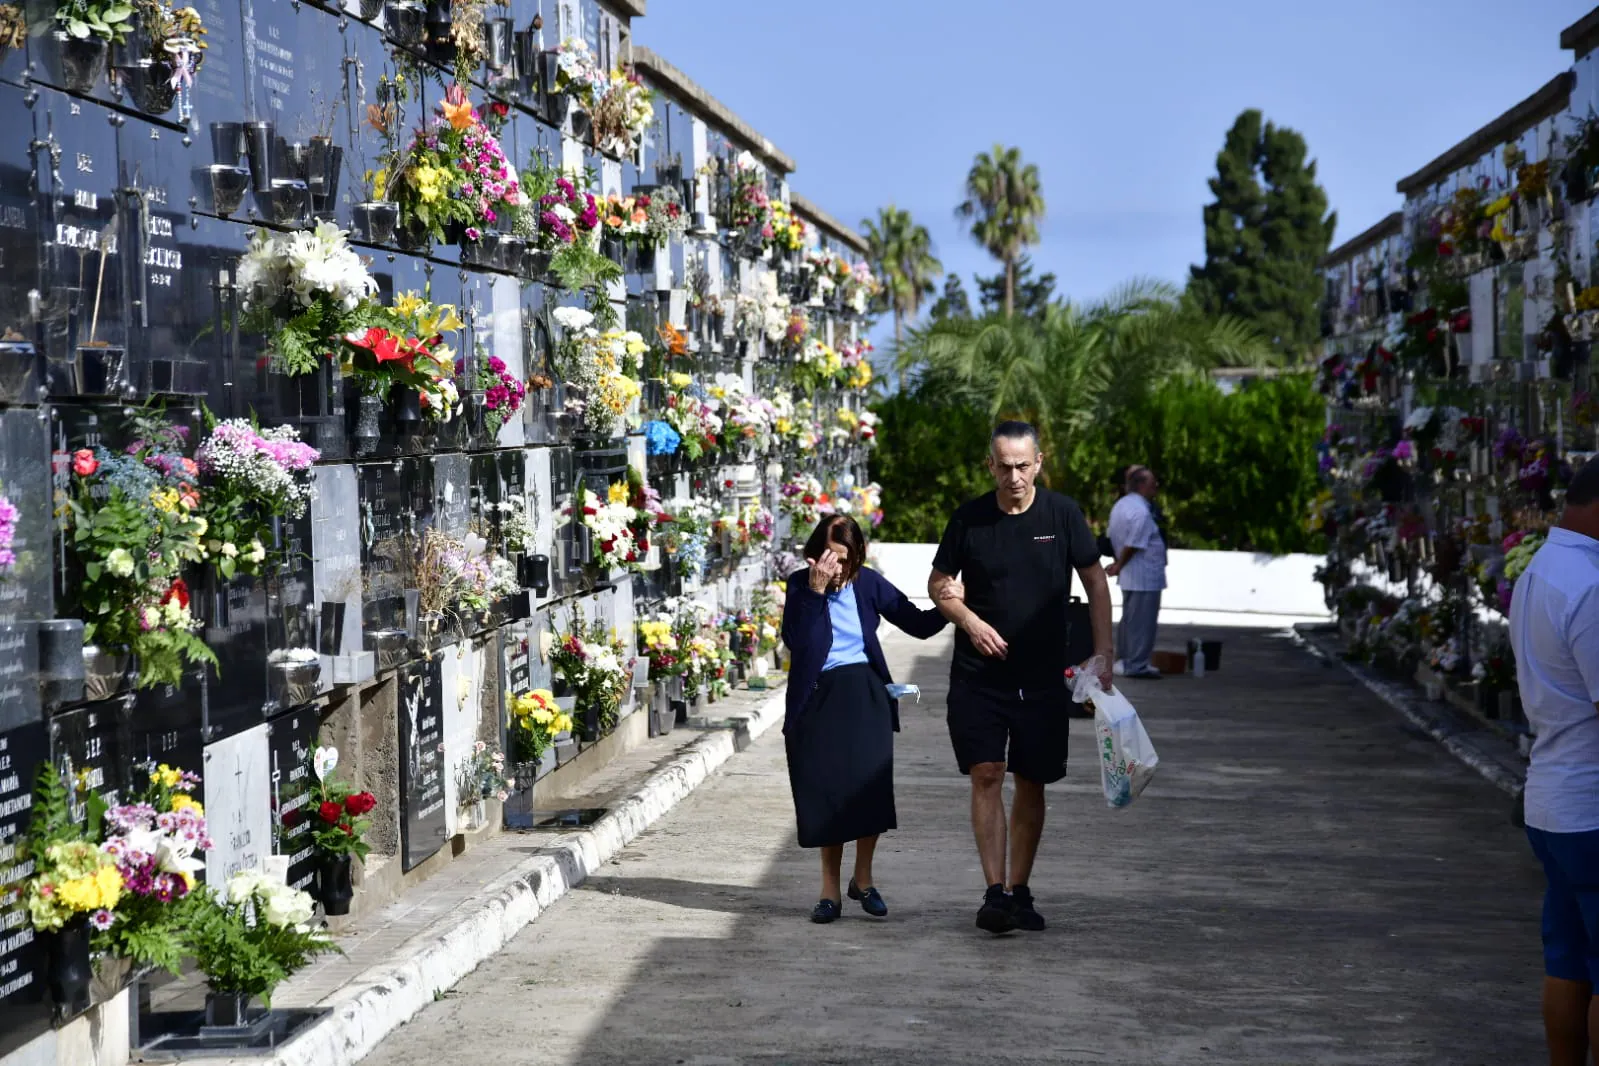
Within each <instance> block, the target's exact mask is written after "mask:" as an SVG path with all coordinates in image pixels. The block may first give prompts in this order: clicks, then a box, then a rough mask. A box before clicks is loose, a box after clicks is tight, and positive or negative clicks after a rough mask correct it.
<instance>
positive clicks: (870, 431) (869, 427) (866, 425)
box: [855, 411, 878, 447]
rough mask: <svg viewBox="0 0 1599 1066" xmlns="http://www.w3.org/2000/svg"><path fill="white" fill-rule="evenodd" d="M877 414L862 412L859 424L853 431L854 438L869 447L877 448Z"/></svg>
mask: <svg viewBox="0 0 1599 1066" xmlns="http://www.w3.org/2000/svg"><path fill="white" fill-rule="evenodd" d="M877 421H878V419H877V414H876V412H874V411H862V412H861V415H860V424H859V425H858V426H857V427H856V429H855V438H856V439H857V440H859V441H861V442H862V443H864V444H867V445H869V446H871V447H876V446H877Z"/></svg>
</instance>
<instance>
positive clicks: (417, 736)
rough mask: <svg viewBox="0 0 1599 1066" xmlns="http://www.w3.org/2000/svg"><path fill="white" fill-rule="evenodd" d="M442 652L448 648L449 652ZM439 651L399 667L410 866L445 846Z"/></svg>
mask: <svg viewBox="0 0 1599 1066" xmlns="http://www.w3.org/2000/svg"><path fill="white" fill-rule="evenodd" d="M444 654H449V653H448V652H445V653H444ZM439 659H440V656H439V655H433V656H430V657H429V658H427V659H424V660H421V661H420V662H413V663H408V664H406V665H405V667H403V668H402V669H401V670H400V673H399V697H400V713H399V728H400V813H401V818H400V858H401V868H402V869H404V870H410V869H411V868H412V867H414V866H416V865H417V864H418V863H420V862H422V861H423V860H424V859H426V858H428V857H429V856H430V855H432V854H433V853H434V852H436V851H438V850H439V849H440V848H441V847H443V846H444V841H445V839H446V831H445V819H446V812H445V802H446V796H445V766H446V765H447V764H446V761H445V750H444V717H443V711H442V706H441V704H442V702H443V701H442V693H441V688H442V685H443V680H442V676H441V666H440V661H439Z"/></svg>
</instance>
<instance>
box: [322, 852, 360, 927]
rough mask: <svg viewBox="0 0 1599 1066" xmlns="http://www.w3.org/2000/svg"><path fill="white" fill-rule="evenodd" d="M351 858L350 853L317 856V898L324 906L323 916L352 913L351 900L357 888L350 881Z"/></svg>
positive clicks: (323, 853)
mask: <svg viewBox="0 0 1599 1066" xmlns="http://www.w3.org/2000/svg"><path fill="white" fill-rule="evenodd" d="M350 858H351V857H350V854H349V853H348V852H345V853H342V854H333V853H331V852H322V853H321V854H319V855H317V858H316V898H317V901H318V902H319V903H321V904H322V913H323V914H328V915H339V914H349V913H350V900H352V899H354V898H355V886H354V885H353V884H352V883H351V881H350Z"/></svg>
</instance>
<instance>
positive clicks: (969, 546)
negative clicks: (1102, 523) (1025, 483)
mask: <svg viewBox="0 0 1599 1066" xmlns="http://www.w3.org/2000/svg"><path fill="white" fill-rule="evenodd" d="M1098 562H1099V546H1098V544H1097V543H1096V542H1095V540H1094V534H1093V532H1092V531H1091V530H1090V529H1089V528H1088V521H1087V519H1085V518H1084V517H1083V511H1082V508H1080V507H1078V506H1077V501H1075V500H1073V499H1072V498H1071V497H1069V496H1062V495H1061V494H1060V493H1058V492H1051V491H1049V490H1048V489H1043V488H1041V489H1038V490H1037V494H1036V495H1035V496H1034V498H1033V505H1032V506H1031V507H1029V508H1028V509H1027V510H1025V511H1023V512H1022V513H1021V514H1015V515H1011V514H1005V513H1004V512H1003V511H1001V510H1000V509H999V503H998V502H997V501H996V499H995V497H994V494H993V493H992V492H990V493H989V494H988V495H986V496H980V497H978V498H977V499H975V500H972V501H971V502H969V503H966V504H963V505H961V507H960V509H959V510H957V511H956V512H955V517H954V518H951V519H950V521H949V525H948V526H947V527H946V528H945V530H944V539H943V540H942V541H940V542H939V545H938V554H936V555H934V556H933V569H935V570H937V571H938V572H939V573H941V574H948V575H950V576H951V577H957V576H958V577H959V578H960V579H961V582H962V583H963V584H964V585H965V586H966V606H967V607H969V608H971V609H972V610H973V611H975V612H976V613H977V617H979V618H981V619H982V620H983V621H985V622H987V623H988V624H989V625H991V626H993V627H994V629H995V630H996V631H998V633H999V635H1000V636H1001V637H1003V638H1005V643H1006V645H1007V646H1008V648H1009V650H1008V652H1007V654H1006V657H1005V658H1003V659H991V658H988V657H987V656H984V655H982V654H980V653H979V652H978V651H977V649H976V648H975V647H973V646H972V642H971V639H970V638H969V637H967V636H966V633H965V631H964V630H962V631H958V632H957V633H956V634H955V659H954V662H953V663H952V664H951V667H950V676H951V677H952V678H954V679H956V680H961V681H967V682H970V683H972V684H977V685H982V686H984V687H985V688H994V689H999V690H1002V691H1009V690H1012V689H1018V688H1020V689H1039V688H1049V687H1059V686H1060V685H1061V684H1062V680H1061V674H1062V672H1063V671H1064V670H1065V669H1066V667H1067V666H1069V665H1070V664H1069V663H1068V662H1067V659H1066V628H1067V625H1066V603H1067V600H1068V599H1069V598H1070V596H1071V589H1072V571H1073V570H1076V569H1079V568H1081V567H1085V566H1090V565H1095V564H1097V563H1098Z"/></svg>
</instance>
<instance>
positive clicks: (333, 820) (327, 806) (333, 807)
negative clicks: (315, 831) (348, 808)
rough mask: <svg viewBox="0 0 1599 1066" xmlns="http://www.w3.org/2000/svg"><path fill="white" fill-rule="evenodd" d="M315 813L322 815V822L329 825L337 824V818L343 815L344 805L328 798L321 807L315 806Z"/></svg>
mask: <svg viewBox="0 0 1599 1066" xmlns="http://www.w3.org/2000/svg"><path fill="white" fill-rule="evenodd" d="M317 813H318V814H320V815H321V816H322V820H323V821H324V822H326V823H328V824H329V825H336V824H338V821H339V819H340V818H341V817H343V816H344V806H343V805H342V804H338V803H334V802H333V801H332V800H328V801H327V802H326V803H324V804H322V806H321V807H319V808H317Z"/></svg>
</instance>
